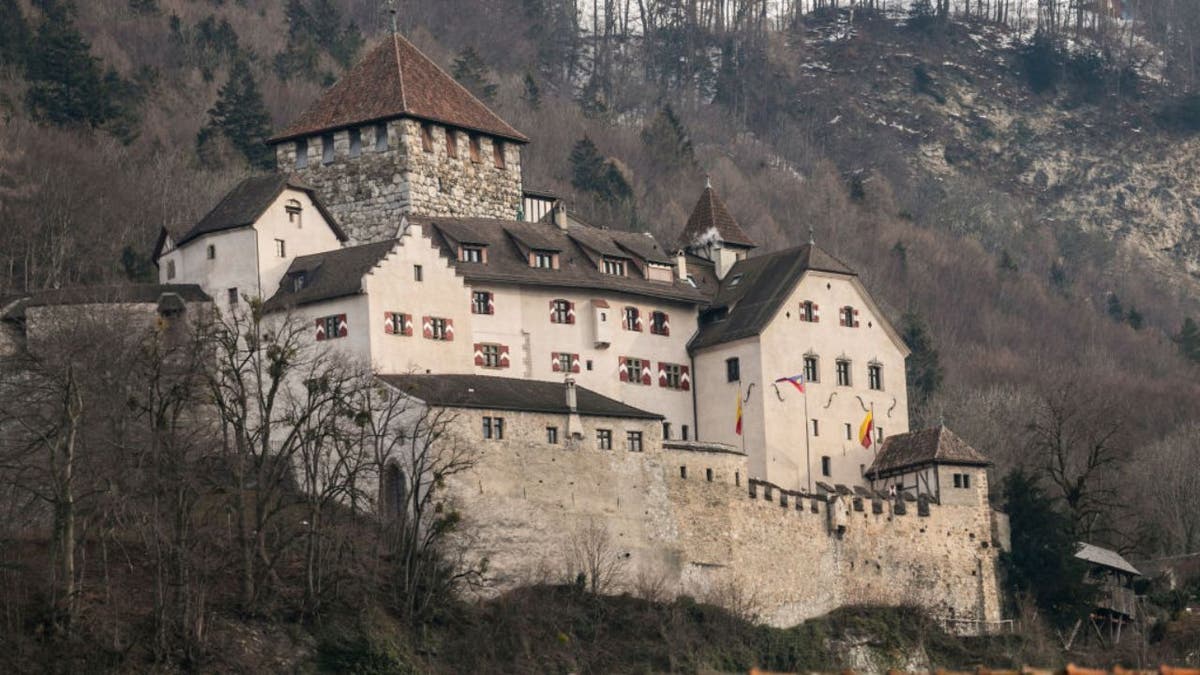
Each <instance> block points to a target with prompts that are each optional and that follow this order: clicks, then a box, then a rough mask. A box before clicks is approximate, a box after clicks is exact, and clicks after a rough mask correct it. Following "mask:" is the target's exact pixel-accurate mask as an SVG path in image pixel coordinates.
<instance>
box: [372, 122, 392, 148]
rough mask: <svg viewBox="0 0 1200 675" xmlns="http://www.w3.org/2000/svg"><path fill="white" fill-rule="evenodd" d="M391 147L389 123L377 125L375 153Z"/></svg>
mask: <svg viewBox="0 0 1200 675" xmlns="http://www.w3.org/2000/svg"><path fill="white" fill-rule="evenodd" d="M388 147H389V142H388V125H387V122H379V123H377V124H376V125H375V152H383V151H385V150H387V149H388Z"/></svg>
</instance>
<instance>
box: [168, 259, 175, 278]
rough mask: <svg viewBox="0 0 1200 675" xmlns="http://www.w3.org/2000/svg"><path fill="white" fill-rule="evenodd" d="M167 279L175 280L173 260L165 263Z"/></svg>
mask: <svg viewBox="0 0 1200 675" xmlns="http://www.w3.org/2000/svg"><path fill="white" fill-rule="evenodd" d="M167 278H168V279H174V278H175V261H174V260H168V261H167Z"/></svg>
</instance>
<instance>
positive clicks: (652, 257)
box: [409, 216, 705, 304]
mask: <svg viewBox="0 0 1200 675" xmlns="http://www.w3.org/2000/svg"><path fill="white" fill-rule="evenodd" d="M409 222H411V223H414V224H418V225H421V226H422V227H423V228H424V230H425V232H426V234H427V235H428V236H429V237H430V238H431V239H433V240H434V242H436V243H437V244H438V245H439V246H440V247H441V248H442V252H443V253H444V254H445V255H446V257H447V258H449V259H450V264H451V265H453V266H454V267H455V269H456V270H457V271H458V273H459V274H461V275H462V276H463V278H465V279H466V280H467V282H468V283H472V284H476V283H504V284H519V285H529V286H543V287H559V288H574V289H585V290H593V291H614V292H619V293H629V294H631V295H641V296H646V297H652V298H660V299H664V300H674V301H677V302H684V303H690V304H701V303H703V302H704V301H705V297H704V295H703V294H702V293H700V292H699V291H698V290H696V289H695V288H693V287H692V286H691V285H690V284H688V283H687V282H686V281H682V280H679V279H675V278H674V277H672V280H671V281H669V282H668V281H650V280H649V279H646V278H644V277H643V276H642V275H641V274H640V273H639V272H638V270H636V269H629V270H627V275H626V276H623V277H618V276H614V275H611V274H605V273H604V272H602V271H601V270H600V268H599V265H598V263H596V262H593V260H592V258H591V257H590V254H589V253H588V252H586V251H585V249H584V247H587V248H588V249H589V250H591V251H595V250H596V249H601V250H602V252H612V253H613V254H615V255H620V256H623V257H629V258H631V259H634V260H635V262H636V261H638V260H643V261H646V262H654V263H662V262H666V261H669V260H670V258H669V257H668V256H667V255H666V253H665V252H664V251H663V249H662V246H660V245H659V244H658V242H657V241H655V240H654V239H653V238H652V237H650V236H649V235H646V234H641V233H635V232H621V231H615V230H606V229H603V228H596V227H591V226H588V225H582V224H572V225H569V226H568V227H567V229H566V230H563V229H561V228H559V227H558V226H557V225H555V224H554V223H553V222H551V221H544V222H536V223H530V222H524V221H517V220H498V219H494V218H438V217H416V216H410V217H409ZM458 243H470V244H476V245H484V246H487V251H488V254H487V263H469V262H461V261H459V260H458V251H457V248H456V244H458ZM528 249H542V250H549V251H556V252H558V258H559V268H558V269H541V268H534V267H530V266H529V258H528V255H527V250H528Z"/></svg>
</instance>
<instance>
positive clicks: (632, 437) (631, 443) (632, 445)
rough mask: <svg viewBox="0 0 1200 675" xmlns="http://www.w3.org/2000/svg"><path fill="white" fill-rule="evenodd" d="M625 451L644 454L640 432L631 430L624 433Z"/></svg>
mask: <svg viewBox="0 0 1200 675" xmlns="http://www.w3.org/2000/svg"><path fill="white" fill-rule="evenodd" d="M625 449H626V450H628V451H629V452H644V451H645V445H644V443H643V438H642V432H640V431H632V430H630V431H626V432H625Z"/></svg>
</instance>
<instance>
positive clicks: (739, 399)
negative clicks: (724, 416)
mask: <svg viewBox="0 0 1200 675" xmlns="http://www.w3.org/2000/svg"><path fill="white" fill-rule="evenodd" d="M733 431H734V433H736V434H737V435H738V436H741V435H742V391H741V390H740V389H739V390H738V394H737V423H736V424H735V425H734V427H733Z"/></svg>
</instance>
